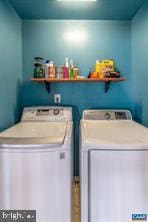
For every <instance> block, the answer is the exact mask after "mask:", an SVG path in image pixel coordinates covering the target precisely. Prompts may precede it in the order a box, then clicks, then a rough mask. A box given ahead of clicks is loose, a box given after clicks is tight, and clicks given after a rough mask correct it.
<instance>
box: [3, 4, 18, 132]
mask: <svg viewBox="0 0 148 222" xmlns="http://www.w3.org/2000/svg"><path fill="white" fill-rule="evenodd" d="M21 39H22V35H21V20H20V19H19V18H18V16H17V15H16V13H15V11H14V10H13V9H12V7H11V6H10V5H9V3H8V2H7V0H0V130H3V129H5V128H7V127H9V126H11V125H13V124H14V123H15V121H17V119H18V117H19V108H20V96H19V95H20V82H21V78H22V65H21V64H22V50H21V41H22V40H21Z"/></svg>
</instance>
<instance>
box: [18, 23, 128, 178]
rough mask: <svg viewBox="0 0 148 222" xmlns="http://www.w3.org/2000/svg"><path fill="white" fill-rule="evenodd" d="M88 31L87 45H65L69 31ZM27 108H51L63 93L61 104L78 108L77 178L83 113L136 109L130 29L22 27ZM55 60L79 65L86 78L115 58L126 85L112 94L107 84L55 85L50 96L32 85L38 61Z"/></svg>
mask: <svg viewBox="0 0 148 222" xmlns="http://www.w3.org/2000/svg"><path fill="white" fill-rule="evenodd" d="M72 29H77V30H83V31H84V32H85V34H86V39H85V41H83V42H81V43H77V44H76V43H75V44H74V43H70V42H68V41H67V40H66V39H65V37H64V36H65V33H66V32H67V31H69V30H72ZM22 41H23V80H24V84H23V93H22V99H23V106H28V105H38V104H39V105H40V104H52V103H53V95H54V93H61V95H62V104H64V105H70V106H73V108H74V120H75V126H76V127H75V160H76V165H75V174H78V136H79V134H78V126H79V119H80V118H81V113H82V110H84V109H88V108H96V107H97V108H129V109H131V107H132V74H131V23H130V22H120V21H119V22H118V21H82V20H81V21H70V20H69V21H68V20H63V21H62V20H61V21H56V20H52V21H48V20H24V21H23V39H22ZM35 56H43V57H44V58H52V59H53V60H54V61H55V64H56V65H63V63H64V59H65V57H66V56H68V57H70V58H72V59H73V60H74V64H75V65H77V66H78V67H79V68H80V72H81V74H85V73H86V72H87V70H88V69H89V67H92V68H94V64H95V61H96V59H97V58H99V59H104V58H113V59H115V61H116V67H117V68H118V69H119V70H120V71H121V75H122V76H124V77H126V78H127V81H126V82H122V83H116V84H115V83H114V84H111V86H110V90H109V92H108V93H107V94H105V93H104V84H103V83H91V84H86V83H77V84H75V83H60V84H51V92H50V94H48V93H47V92H46V90H45V87H44V85H43V84H38V83H33V82H30V78H31V77H32V74H33V58H34V57H35Z"/></svg>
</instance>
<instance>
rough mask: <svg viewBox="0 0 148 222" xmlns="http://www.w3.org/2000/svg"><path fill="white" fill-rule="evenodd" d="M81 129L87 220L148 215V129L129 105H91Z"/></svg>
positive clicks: (120, 220) (123, 220)
mask: <svg viewBox="0 0 148 222" xmlns="http://www.w3.org/2000/svg"><path fill="white" fill-rule="evenodd" d="M80 131H81V133H80V185H81V222H132V221H133V222H134V221H135V220H143V221H144V220H147V213H148V129H147V128H146V127H144V126H142V125H140V124H138V123H136V122H135V121H133V120H132V116H131V113H130V112H129V111H126V110H86V111H84V112H83V118H82V120H81V124H80Z"/></svg>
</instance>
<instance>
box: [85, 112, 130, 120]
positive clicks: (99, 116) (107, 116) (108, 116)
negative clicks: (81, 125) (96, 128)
mask: <svg viewBox="0 0 148 222" xmlns="http://www.w3.org/2000/svg"><path fill="white" fill-rule="evenodd" d="M83 119H85V120H132V115H131V112H130V111H128V110H85V111H84V112H83Z"/></svg>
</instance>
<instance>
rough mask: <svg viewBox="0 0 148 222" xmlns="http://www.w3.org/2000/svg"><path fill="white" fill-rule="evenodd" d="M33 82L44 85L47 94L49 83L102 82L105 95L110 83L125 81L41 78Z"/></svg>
mask: <svg viewBox="0 0 148 222" xmlns="http://www.w3.org/2000/svg"><path fill="white" fill-rule="evenodd" d="M31 80H32V81H34V82H38V83H45V85H46V89H47V91H48V93H49V92H50V83H62V82H64V83H68V82H84V83H94V82H104V83H105V93H107V91H108V90H109V86H110V83H111V82H121V81H125V80H126V78H94V79H93V78H77V79H70V78H68V79H66V78H62V79H52V78H49V79H43V78H39V79H38V78H32V79H31Z"/></svg>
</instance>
